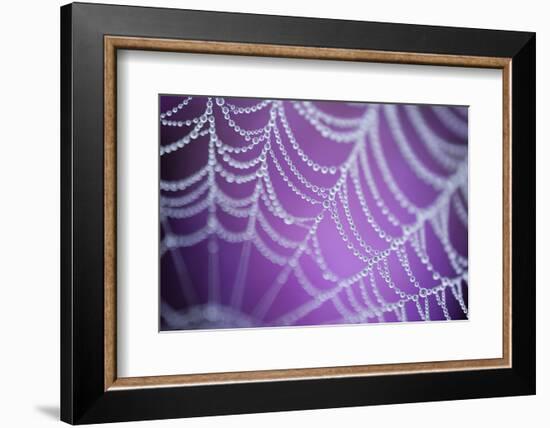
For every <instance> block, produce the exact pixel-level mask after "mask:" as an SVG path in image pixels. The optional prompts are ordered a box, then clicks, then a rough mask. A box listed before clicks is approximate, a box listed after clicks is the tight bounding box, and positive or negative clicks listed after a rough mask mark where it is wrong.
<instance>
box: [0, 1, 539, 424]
mask: <svg viewBox="0 0 550 428" xmlns="http://www.w3.org/2000/svg"><path fill="white" fill-rule="evenodd" d="M92 2H94V3H121V1H120V0H118V1H117V0H101V1H98V0H93V1H92ZM65 3H66V1H65V0H28V1H26V2H8V3H6V4H5V5H3V6H2V12H3V13H2V16H1V17H2V18H3V25H2V26H0V34H1V35H2V37H3V39H4V40H13V38H14V36H16V37H17V43H6V44H5V46H4V54H5V57H6V58H11V59H12V62H13V63H14V64H17V66H14V67H6V68H4V69H3V70H2V76H3V79H1V80H0V89H1V90H2V94H3V102H2V103H0V114H1V115H2V118H3V119H2V120H3V122H2V123H3V124H9V125H8V126H3V127H1V128H0V137H1V139H2V141H5V142H13V143H12V144H3V145H2V150H3V155H2V156H1V157H0V178H1V182H2V183H3V184H2V195H3V197H4V198H5V199H4V200H5V201H9V204H10V205H8V206H6V209H5V210H4V211H3V212H2V222H0V235H1V236H2V244H1V245H0V254H1V255H2V257H3V260H4V263H3V264H2V269H1V270H0V282H1V284H3V287H2V289H1V292H0V296H1V297H2V302H10V304H7V303H6V304H5V305H4V306H3V309H2V311H0V322H1V325H2V326H3V329H2V334H3V343H4V344H5V349H14V350H17V352H4V353H2V355H1V357H0V361H1V362H2V365H1V366H0V371H1V373H2V381H3V385H4V389H3V390H2V391H3V394H2V397H3V398H5V399H6V398H9V400H10V401H9V403H10V404H9V405H8V406H4V408H3V409H2V410H3V413H2V420H3V421H4V422H5V424H6V425H8V426H10V427H12V428H19V427H22V428H28V427H29V426H31V427H33V428H34V427H36V428H44V427H52V428H53V427H59V426H60V425H59V421H58V419H59V198H60V194H59V150H58V149H56V147H57V146H56V144H57V142H58V141H59V9H58V8H59V6H60V5H62V4H65ZM124 3H125V4H133V5H143V6H158V7H181V8H194V9H210V10H226V11H233V12H251V13H268V14H280V15H296V16H317V17H323V18H342V19H356V20H366V21H381V22H406V23H411V24H428V25H453V26H461V27H477V28H499V29H503V30H526V31H537V54H538V57H537V76H538V77H541V76H543V77H542V78H537V92H538V93H539V94H541V95H539V96H538V97H537V130H536V136H537V182H538V187H537V236H538V239H537V255H536V257H537V264H538V265H539V266H545V264H547V262H548V260H550V246H549V245H548V244H547V242H548V240H549V239H550V222H549V221H548V219H549V218H550V192H548V187H547V183H550V168H548V160H549V159H550V144H548V143H547V142H548V141H550V125H549V122H548V120H547V118H548V117H550V104H549V103H548V100H547V96H548V94H550V79H547V78H544V76H548V75H550V55H548V54H547V52H550V27H549V26H548V23H547V20H548V13H547V9H548V7H547V5H546V4H545V3H544V2H540V1H536V0H524V1H522V2H498V3H497V2H494V1H487V2H480V1H479V0H463V1H461V2H460V3H452V4H449V5H446V7H441V2H440V1H437V0H423V1H419V2H411V1H408V0H393V1H387V2H375V3H373V2H358V1H356V0H339V1H338V2H328V1H327V2H316V3H315V6H314V7H313V6H312V3H311V2H305V1H304V2H297V1H296V0H277V2H258V1H250V0H232V1H231V2H227V0H125V1H124ZM30 10H32V13H29V11H30ZM21 22H25V23H26V25H25V26H22V25H21ZM22 46H33V50H32V53H33V54H32V55H29V51H28V50H27V49H22V48H21V47H22ZM37 64H40V74H39V78H37V76H38V75H37ZM45 82H47V84H45ZM37 99H40V100H43V101H44V102H46V103H47V106H48V108H44V109H43V110H42V111H41V114H36V115H33V121H32V125H33V128H34V129H36V130H39V131H40V136H41V138H32V139H29V140H27V141H26V143H25V144H20V143H17V142H18V141H20V135H21V129H28V128H29V114H22V112H29V111H30V110H29V106H30V104H31V101H30V100H37ZM33 111H34V110H33ZM17 159H25V165H26V168H27V171H29V173H28V174H21V162H19V161H14V160H17ZM14 177H17V183H18V185H17V186H15V185H13V182H14ZM37 180H39V181H40V184H41V188H40V191H39V192H36V193H33V197H32V198H30V197H29V192H22V191H21V189H22V188H25V189H35V188H36V183H37ZM10 207H11V208H10ZM16 207H17V208H16ZM37 207H40V219H41V220H40V222H37V221H36V212H37ZM24 235H26V236H27V238H24ZM30 236H32V246H30V245H29V242H30V241H29V239H31V238H30ZM56 243H57V244H56ZM31 247H32V251H33V252H32V254H31V252H30V248H31ZM34 254H39V255H40V257H33V256H32V255H34ZM31 257H32V260H33V261H32V268H29V260H30V259H31ZM22 273H24V275H23V276H22ZM546 276H547V273H546V270H545V269H544V268H540V269H538V271H537V302H536V306H537V332H536V335H537V395H536V396H526V397H499V398H490V399H484V400H458V401H439V402H427V403H409V404H405V405H402V404H399V405H385V406H367V407H352V408H340V409H320V410H303V411H292V412H276V413H268V414H265V413H264V414H249V415H230V416H213V417H202V418H191V419H187V420H179V419H173V420H163V421H150V422H127V423H125V424H124V427H128V428H136V427H143V426H146V427H167V428H168V427H170V428H171V427H177V428H182V427H183V428H212V427H217V428H257V427H258V426H261V427H262V428H281V427H286V426H289V427H290V426H292V427H308V426H315V427H318V428H324V427H331V428H332V427H335V426H337V427H350V428H351V427H357V426H361V427H364V426H367V425H369V426H376V427H386V426H389V425H390V424H391V425H393V426H401V425H403V424H406V426H407V427H408V428H420V427H422V428H431V427H440V426H441V424H442V422H443V421H444V425H445V428H464V427H472V426H477V425H479V424H480V423H487V422H489V421H490V424H491V425H494V426H498V427H499V428H516V427H518V426H522V425H524V424H525V421H526V420H527V419H530V420H532V421H537V420H545V418H547V413H548V410H547V409H548V402H549V401H550V366H549V365H548V363H547V361H548V360H549V358H550V311H548V310H546V304H547V302H548V301H550V288H549V287H548V286H547V284H548V281H547V280H546ZM18 302H19V303H18ZM20 302H25V305H24V314H25V316H21V308H22V306H21V304H20ZM11 303H14V304H11ZM14 320H17V328H12V327H10V326H12V325H13V324H14ZM22 332H28V333H29V334H28V336H32V340H22V339H26V337H27V335H24V336H23V337H22ZM22 355H39V358H34V359H33V361H32V364H30V363H29V359H27V358H21V356H22ZM22 373H24V377H25V378H26V379H33V384H32V387H31V388H29V383H28V382H25V381H22Z"/></svg>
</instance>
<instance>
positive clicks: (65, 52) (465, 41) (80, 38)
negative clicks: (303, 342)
mask: <svg viewBox="0 0 550 428" xmlns="http://www.w3.org/2000/svg"><path fill="white" fill-rule="evenodd" d="M120 50H139V51H148V52H173V53H197V54H205V55H220V54H222V55H235V56H245V57H267V58H293V59H311V60H320V61H333V60H334V61H345V62H346V61H347V62H367V63H382V64H413V65H418V66H426V67H427V66H433V65H435V66H450V67H470V68H474V69H475V68H489V69H496V70H501V72H502V83H503V84H502V100H503V108H502V114H501V116H500V117H501V118H502V131H503V132H502V147H503V151H502V159H499V160H497V161H496V162H498V163H499V165H500V164H502V172H503V176H502V183H503V189H502V200H503V212H502V219H498V221H502V225H503V228H502V240H503V252H502V266H503V276H502V277H503V285H502V329H501V331H502V356H501V357H500V358H479V359H473V360H472V359H468V360H464V359H455V360H452V361H422V362H409V363H407V362H405V363H398V364H396V363H391V364H368V365H352V366H349V365H343V366H332V367H313V366H312V367H307V368H288V369H274V370H250V371H238V372H212V373H195V374H186V375H179V374H178V373H174V374H173V375H162V376H142V377H141V376H138V377H119V376H118V374H117V343H118V342H117V287H116V284H117V179H118V178H119V177H118V175H117V174H118V171H117V146H116V139H117V138H116V137H117V129H118V127H119V126H120V124H119V123H118V122H117V116H118V115H117V56H116V55H117V52H118V51H120ZM535 98H536V88H535V34H534V33H527V32H512V31H500V30H498V31H497V30H481V29H465V28H449V27H434V26H420V25H409V24H390V23H373V22H358V21H340V20H329V19H313V18H297V17H284V16H267V15H250V14H235V13H221V12H207V11H192V10H178V9H161V8H143V7H128V6H112V5H111V6H108V5H94V4H85V3H73V4H69V5H66V6H63V7H62V8H61V419H62V420H63V421H65V422H68V423H71V424H86V423H99V422H117V421H131V420H146V419H165V418H179V417H191V416H203V415H223V414H237V413H252V412H269V411H282V410H300V409H316V408H328V407H346V406H364V405H375V404H392V403H406V402H419V401H439V400H456V399H468V398H482V397H498V396H513V395H530V394H534V393H535V346H536V345H535V328H536V327H535V257H534V256H535ZM496 220H497V219H496ZM155 286H156V285H155ZM118 303H120V302H119V301H118ZM182 340H184V338H183V337H182Z"/></svg>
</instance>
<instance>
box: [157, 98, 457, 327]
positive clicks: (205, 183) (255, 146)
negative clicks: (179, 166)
mask: <svg viewBox="0 0 550 428" xmlns="http://www.w3.org/2000/svg"><path fill="white" fill-rule="evenodd" d="M180 100H181V101H180V102H179V103H178V104H177V105H174V106H173V107H172V108H170V109H169V110H166V111H163V112H162V113H161V114H160V126H162V127H170V128H174V129H176V128H181V131H182V136H181V138H178V139H177V140H175V141H170V142H165V141H161V146H160V156H161V161H162V162H166V161H167V159H166V157H170V156H174V155H175V154H176V153H178V154H180V155H181V151H185V150H186V149H188V148H189V147H190V146H192V145H204V149H205V150H207V151H208V156H207V160H206V162H205V163H204V164H203V165H200V166H198V167H197V168H194V170H193V172H192V173H190V174H188V175H186V176H185V177H183V178H179V179H177V180H166V179H164V178H162V177H163V176H162V175H161V178H162V179H161V181H160V190H161V200H160V219H161V227H162V230H163V237H162V242H161V244H160V253H161V258H169V260H170V262H171V263H172V264H173V266H174V269H175V271H176V273H177V276H178V278H179V279H180V281H181V283H182V288H183V291H182V293H183V294H184V297H185V301H186V302H187V304H186V307H185V308H175V307H174V306H173V305H172V304H171V302H169V301H166V299H163V300H162V302H161V317H162V319H163V321H164V323H165V324H164V325H165V326H166V328H167V329H176V330H177V329H189V328H223V327H252V326H265V325H269V326H289V325H299V324H308V322H305V321H304V319H307V317H308V316H309V315H310V314H311V313H313V312H315V311H318V310H320V308H322V307H324V306H325V305H332V307H333V309H335V310H336V313H337V314H338V316H337V317H336V318H334V319H329V320H324V321H323V323H327V324H336V323H366V322H406V321H412V320H413V319H414V320H419V321H430V320H434V319H437V320H439V319H441V320H447V321H449V320H452V319H465V318H467V316H468V308H467V297H466V296H465V290H467V286H468V259H467V255H465V254H461V252H460V251H459V249H458V248H457V246H456V245H455V244H454V243H453V239H452V233H451V232H450V229H451V227H450V219H451V218H453V219H455V220H458V221H459V222H460V226H461V227H462V231H463V233H464V234H466V235H467V224H468V214H467V200H468V198H467V177H468V174H467V145H466V144H457V143H456V141H450V140H449V139H448V138H445V137H442V136H441V135H442V134H441V133H438V132H436V130H434V129H433V127H432V126H431V124H430V123H429V122H428V121H427V120H426V114H425V109H431V114H432V116H433V118H435V119H436V120H438V121H439V123H440V124H441V125H442V126H443V127H445V128H446V130H447V131H448V132H450V133H451V134H453V135H455V136H458V137H459V140H460V139H462V141H466V142H467V135H468V128H467V118H466V116H465V115H464V114H460V112H459V111H458V110H457V109H453V107H443V106H437V107H436V106H433V107H428V106H424V107H420V106H415V105H399V106H398V105H392V104H366V103H346V105H347V107H349V108H350V109H352V110H354V111H356V114H353V115H352V116H349V115H347V116H346V117H342V116H338V115H336V114H331V113H329V112H328V111H327V109H323V108H321V107H320V106H319V105H318V103H316V102H310V101H282V100H263V99H262V100H258V99H244V100H241V103H237V102H236V101H235V99H229V98H223V97H181V98H180ZM243 102H244V104H243ZM192 103H200V104H201V105H202V107H201V111H202V113H201V114H200V115H198V116H196V117H192V118H191V117H188V118H183V116H184V115H185V112H186V110H187V109H188V108H189V105H190V104H192ZM241 104H242V105H241ZM423 109H424V110H423ZM290 112H292V114H293V115H294V116H295V117H297V118H299V119H300V120H301V121H303V123H301V124H300V126H302V127H303V126H306V127H310V128H311V130H312V131H313V132H314V133H315V139H316V140H318V141H319V143H318V144H319V146H321V144H325V145H326V144H328V145H337V146H338V149H339V150H340V147H341V148H342V149H341V150H344V151H346V153H347V155H346V157H345V159H344V160H343V162H340V163H338V164H329V163H327V164H324V163H321V162H317V161H315V160H314V158H315V156H314V155H315V153H306V150H305V149H304V148H303V147H302V144H301V141H300V140H299V138H298V136H297V135H298V134H297V133H295V132H294V130H293V125H292V123H291V122H292V121H291V120H290V118H289V113H290ZM254 115H257V116H260V117H262V118H265V122H264V123H263V126H261V127H259V128H255V129H245V127H244V125H243V123H244V122H243V118H246V117H252V116H254ZM404 117H405V118H406V120H407V122H408V123H409V126H410V127H411V129H412V130H413V134H414V136H415V138H414V140H413V139H411V138H409V136H410V135H412V134H411V132H410V130H409V131H406V130H405V126H404V124H403V118H404ZM220 121H221V122H223V123H219V122H220ZM295 121H296V119H294V122H295ZM382 121H384V123H385V124H386V126H387V128H388V129H389V133H390V135H391V138H392V139H393V141H394V142H395V145H396V147H397V149H398V152H399V154H400V156H402V159H403V160H404V161H405V164H406V165H407V168H409V169H410V172H411V173H412V175H413V176H414V180H415V181H418V182H420V183H422V185H425V186H427V187H428V188H429V189H430V192H431V193H430V195H431V197H430V200H429V201H428V203H425V204H422V205H421V204H419V203H418V202H417V201H413V200H412V199H413V198H411V197H410V196H409V193H410V192H407V188H405V186H404V185H403V183H400V182H399V180H398V179H397V178H396V177H395V171H394V170H392V167H391V159H390V160H389V159H388V158H387V154H386V151H385V149H384V143H383V141H382V138H381V124H382ZM222 125H223V126H224V127H227V129H229V130H230V132H231V133H232V134H231V135H232V136H231V137H226V138H224V139H222V138H221V137H220V135H219V132H218V130H217V129H218V128H219V127H220V126H222ZM420 146H422V147H421V149H422V150H423V151H424V152H425V153H427V154H428V156H429V158H430V161H429V162H430V165H432V164H433V165H435V166H436V167H431V166H428V165H427V162H426V160H425V159H424V158H422V156H419V154H418V151H419V148H420ZM323 147H328V146H323ZM320 150H321V149H320ZM168 160H169V159H168ZM375 168H376V170H377V171H378V172H377V173H376V174H375V173H374V169H375ZM275 177H276V178H277V180H279V182H280V183H283V184H282V186H281V184H279V185H278V186H277V185H274V183H273V181H274V180H275ZM316 177H320V178H321V180H316ZM326 183H329V184H326ZM222 184H223V186H227V185H230V186H246V189H250V192H249V193H248V194H246V196H242V194H243V193H242V192H241V193H240V196H239V197H235V196H234V195H230V194H228V192H227V191H226V190H224V187H223V186H222ZM409 184H410V182H409ZM282 188H284V189H285V191H286V193H287V194H285V197H283V196H281V195H280V189H282ZM289 195H290V196H289ZM289 199H290V200H291V201H292V203H291V204H289V203H288V200H289ZM300 204H304V205H305V208H304V210H303V211H302V214H303V212H307V213H309V215H300V214H296V212H297V210H296V209H295V208H296V206H298V205H300ZM352 205H353V207H352ZM298 211H299V210H298ZM220 213H223V215H224V216H230V217H234V218H236V219H239V220H240V221H244V222H245V227H244V228H242V229H240V230H234V229H231V228H229V227H227V225H225V224H224V222H223V221H221V220H220V219H219V216H220ZM201 215H202V216H203V217H204V219H205V221H204V222H202V223H201V225H200V226H198V227H195V228H194V229H193V230H188V229H186V231H185V233H183V234H182V233H177V232H174V227H173V226H174V224H176V223H177V222H179V221H186V220H187V219H191V218H193V217H195V216H201ZM358 217H362V218H358ZM280 225H283V227H281V226H280ZM286 226H288V227H289V228H290V227H292V228H293V231H294V233H293V234H291V235H292V236H289V234H287V233H286V229H285V227H286ZM321 227H323V228H327V227H331V228H332V229H333V231H334V233H335V235H334V236H337V237H338V239H339V240H340V241H341V244H342V245H343V247H342V248H344V250H345V251H347V254H346V256H347V257H352V258H353V259H354V261H355V262H357V263H358V266H359V268H358V269H356V270H355V271H354V272H350V273H348V274H346V275H342V274H341V273H340V272H335V269H334V268H333V266H334V264H335V260H334V255H333V254H330V250H327V248H326V247H327V245H326V243H325V244H323V243H322V242H321V241H322V240H321V239H320V237H319V229H320V228H321ZM260 230H261V232H259V231H260ZM296 231H298V232H296ZM428 234H430V236H432V239H435V240H436V241H437V244H438V245H437V246H435V245H430V244H429V243H428V240H429V239H428V238H427V235H428ZM221 241H223V242H225V243H231V244H236V245H238V247H236V249H235V251H239V252H240V253H239V254H240V256H239V258H238V265H237V266H236V267H235V275H234V278H232V279H231V280H230V281H226V278H223V279H222V278H221V275H220V263H221V261H220V257H223V252H222V251H220V245H219V244H220V242H221ZM201 244H205V245H206V246H207V249H208V251H207V254H208V255H207V257H208V262H207V271H208V272H207V276H208V280H207V281H205V283H204V284H198V285H197V284H195V285H193V284H192V281H190V279H189V272H188V266H186V260H185V258H184V257H183V256H182V253H181V251H180V250H181V249H185V248H192V247H195V246H198V245H201ZM435 247H437V248H436V249H435V250H434V248H435ZM253 251H256V252H257V253H258V254H259V255H261V256H262V257H263V258H265V259H266V260H267V261H268V262H269V263H270V264H271V265H273V267H276V268H277V274H276V275H275V278H274V280H273V281H271V280H270V281H269V284H267V286H264V287H263V289H262V292H261V293H260V295H259V298H258V299H257V301H256V302H255V304H254V305H252V306H251V307H250V308H248V309H247V310H244V309H243V300H244V296H245V295H246V293H247V287H254V284H252V283H250V282H249V281H247V279H246V278H247V277H248V276H249V270H250V269H254V266H251V265H250V259H251V253H252V252H253ZM434 251H437V254H434ZM443 259H444V263H445V264H446V265H448V266H450V267H451V269H450V270H449V269H447V270H446V272H445V274H444V273H443V272H442V269H443V268H440V266H438V264H441V263H440V261H441V260H443ZM205 263H206V262H205ZM336 263H337V262H336ZM305 264H307V266H308V267H307V268H306V267H304V265H305ZM312 266H313V268H312ZM313 269H317V270H318V272H316V273H315V278H316V279H312V278H311V276H312V275H313V274H312V271H313ZM443 270H445V269H443ZM397 271H400V272H398V273H396V272H397ZM317 274H318V275H317ZM183 278H185V280H184V279H183ZM291 278H292V281H291V285H292V286H298V287H301V289H302V290H303V291H304V292H305V293H306V294H307V296H308V299H306V300H305V301H304V300H301V301H299V302H297V303H293V302H292V301H289V302H287V304H286V306H285V308H286V309H285V310H284V311H279V312H278V313H277V314H276V316H273V315H271V317H270V318H269V317H268V314H269V311H270V310H271V307H272V305H273V304H274V302H275V301H276V300H277V299H278V297H279V296H280V294H281V292H282V290H284V288H285V287H287V286H289V281H290V279H291ZM425 278H428V280H425ZM226 283H228V284H230V286H231V292H230V294H229V297H226V298H225V299H224V298H222V293H221V291H220V290H221V287H224V286H227V285H226ZM197 286H199V287H207V293H206V294H207V298H206V299H205V300H204V299H203V300H204V301H201V299H200V298H199V297H198V296H197V290H196V289H195V288H194V287H197ZM450 306H453V307H455V308H458V309H457V310H456V311H450V310H449V307H450ZM268 318H269V319H268Z"/></svg>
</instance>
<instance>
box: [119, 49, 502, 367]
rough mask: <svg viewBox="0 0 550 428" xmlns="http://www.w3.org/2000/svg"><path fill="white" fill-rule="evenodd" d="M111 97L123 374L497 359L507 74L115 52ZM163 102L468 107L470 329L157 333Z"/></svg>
mask: <svg viewBox="0 0 550 428" xmlns="http://www.w3.org/2000/svg"><path fill="white" fill-rule="evenodd" d="M326 82H331V83H330V84H328V85H327V84H326ZM117 90H118V93H117V127H118V129H117V179H118V184H117V205H118V213H117V217H118V218H117V235H118V236H117V246H118V250H117V268H118V273H117V275H118V278H117V305H118V306H117V312H118V313H117V323H118V324H117V341H118V342H117V370H118V373H117V374H118V376H119V377H134V376H158V375H175V374H190V373H209V372H230V371H247V370H271V369H289V368H307V367H333V366H349V365H364V364H386V363H406V362H425V361H449V360H463V359H480V358H499V357H501V356H502V221H501V219H502V70H499V69H481V68H462V67H442V66H426V65H403V64H375V63H366V62H348V61H345V62H344V61H326V60H303V59H287V58H261V57H245V56H233V55H230V56H226V55H207V54H187V53H169V52H150V51H131V50H119V51H118V63H117ZM159 93H172V94H182V95H185V94H214V95H223V96H242V97H259V98H295V99H327V100H346V101H370V102H400V103H424V104H455V105H468V106H469V133H470V136H469V278H470V281H469V304H470V319H469V320H468V321H454V322H450V323H446V322H428V323H424V322H410V323H404V324H401V323H387V324H381V325H373V324H364V325H338V326H322V327H321V326H319V327H287V328H255V329H239V330H207V331H197V330H195V331H181V332H171V333H159V332H158V306H157V304H156V303H154V302H158V277H159V276H158V227H159V226H158V224H159V223H158V222H159V220H158V192H159V190H158V174H159V171H158V126H159V122H158V94H159ZM487 159H491V168H490V169H488V168H486V160H487ZM488 208H490V209H488ZM488 254H489V255H494V257H490V258H487V255H488ZM220 354H222V355H223V358H220V357H219V356H220Z"/></svg>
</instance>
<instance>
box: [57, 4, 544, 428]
mask: <svg viewBox="0 0 550 428" xmlns="http://www.w3.org/2000/svg"><path fill="white" fill-rule="evenodd" d="M535 93H536V92H535V35H534V34H533V33H526V32H511V31H496V30H482V29H466V28H447V27H435V26H418V25H408V24H392V23H373V22H357V21H339V20H327V19H313V18H297V17H283V16H267V15H249V14H233V13H220V12H206V11H192V10H176V9H157V8H140V7H128V6H112V5H111V6H108V5H93V4H78V3H76V4H70V5H67V6H63V7H62V8H61V105H62V108H61V130H62V138H61V196H62V202H61V204H62V206H61V214H62V218H61V224H62V227H61V229H62V233H61V251H62V254H61V255H62V257H61V259H62V261H61V274H62V275H61V276H62V280H61V418H62V420H63V421H65V422H68V423H71V424H86V423H98V422H115V421H129V420H144V419H162V418H178V417H189V416H201V415H221V414H231V413H250V412H268V411H281V410H297V409H313V408H326V407H343V406H362V405H373V404H389V403H406V402H417V401H435V400H454V399H466V398H481V397H496V396H511V395H527V394H534V393H535V257H534V255H535Z"/></svg>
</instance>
